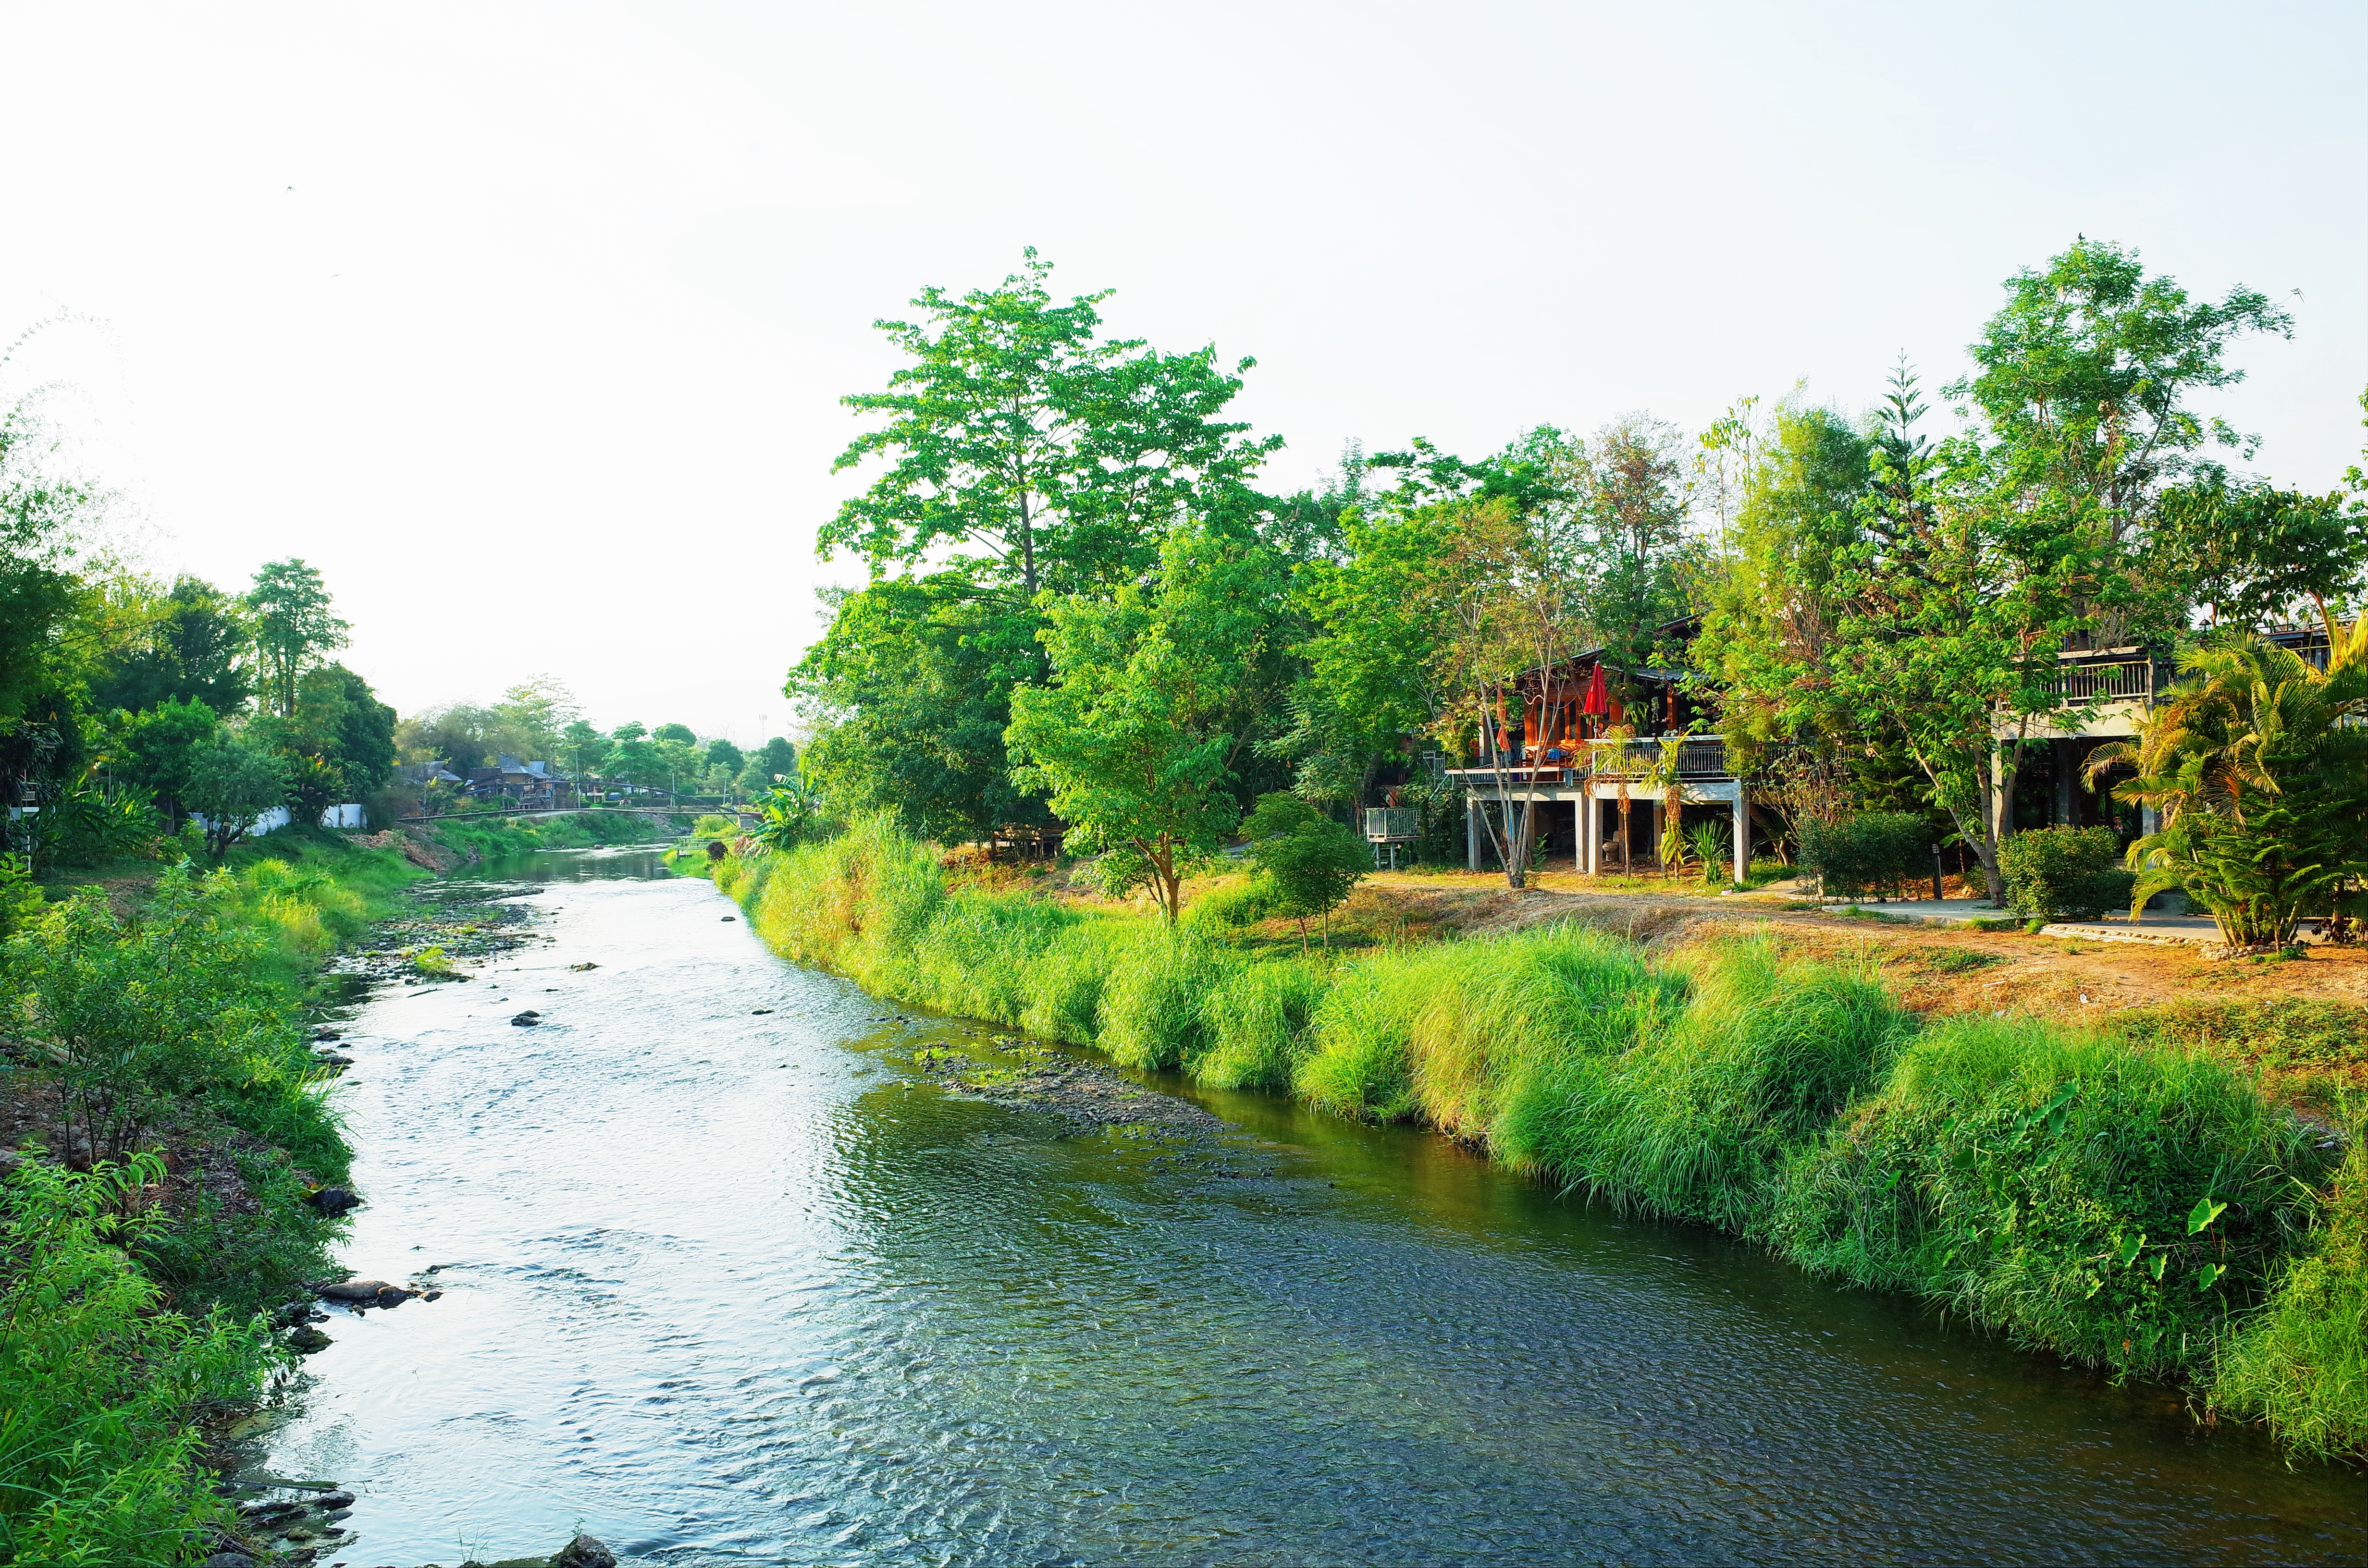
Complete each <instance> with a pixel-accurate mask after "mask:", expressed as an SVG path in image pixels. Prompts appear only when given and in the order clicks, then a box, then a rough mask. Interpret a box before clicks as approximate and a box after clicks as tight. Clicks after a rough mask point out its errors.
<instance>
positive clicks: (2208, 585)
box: [2153, 470, 2368, 631]
mask: <svg viewBox="0 0 2368 1568" xmlns="http://www.w3.org/2000/svg"><path fill="white" fill-rule="evenodd" d="M2153 550H2154V554H2155V557H2156V562H2155V564H2156V570H2157V572H2158V573H2160V574H2161V575H2163V576H2165V577H2166V578H2168V579H2169V580H2170V581H2172V582H2175V583H2177V584H2179V585H2180V586H2181V587H2182V588H2183V589H2184V590H2185V593H2186V595H2187V597H2192V598H2193V599H2194V600H2195V601H2196V602H2198V603H2199V604H2203V605H2208V606H2210V607H2211V613H2212V619H2213V621H2214V623H2215V624H2219V625H2226V626H2230V627H2234V628H2237V629H2238V630H2242V631H2260V630H2261V629H2263V628H2265V627H2269V626H2273V625H2282V624H2290V623H2292V622H2294V621H2295V620H2297V619H2301V618H2302V614H2303V613H2305V612H2304V611H2303V607H2304V606H2305V604H2307V605H2308V606H2309V607H2310V608H2311V610H2312V611H2315V612H2316V614H2317V616H2321V617H2323V616H2326V615H2328V613H2330V611H2331V610H2332V609H2336V608H2343V607H2346V606H2349V605H2351V603H2353V602H2355V601H2356V600H2357V599H2358V598H2359V597H2360V591H2361V585H2362V570H2363V568H2368V513H2363V511H2362V508H2361V506H2359V505H2358V504H2357V502H2356V501H2355V500H2354V499H2353V498H2352V497H2351V496H2348V495H2346V494H2344V493H2343V492H2342V491H2340V490H2339V491H2335V492H2333V493H2331V494H2326V495H2305V494H2302V493H2301V492H2299V491H2294V490H2282V489H2279V488H2277V487H2276V486H2274V485H2271V484H2270V483H2266V482H2263V481H2254V482H2252V483H2232V482H2231V481H2230V480H2229V479H2228V477H2227V475H2226V474H2225V473H2223V472H2219V471H2217V470H2214V471H2213V472H2208V473H2204V474H2202V475H2199V476H2198V477H2197V478H2196V479H2195V480H2194V481H2193V482H2192V483H2189V484H2187V485H2183V486H2181V487H2180V488H2179V489H2176V490H2173V491H2170V492H2169V493H2167V494H2165V495H2164V496H2163V498H2162V504H2161V508H2160V516H2159V517H2158V518H2157V521H2156V523H2155V526H2154V528H2153Z"/></svg>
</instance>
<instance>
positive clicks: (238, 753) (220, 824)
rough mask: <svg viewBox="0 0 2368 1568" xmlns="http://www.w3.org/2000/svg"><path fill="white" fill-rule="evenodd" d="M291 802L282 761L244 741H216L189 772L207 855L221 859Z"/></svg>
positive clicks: (237, 738) (191, 805)
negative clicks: (261, 820)
mask: <svg viewBox="0 0 2368 1568" xmlns="http://www.w3.org/2000/svg"><path fill="white" fill-rule="evenodd" d="M287 799H288V776H287V774H286V773H284V772H283V771H281V767H280V763H279V758H278V757H276V756H272V755H271V754H270V753H269V752H268V751H266V750H264V749H263V748H262V747H261V746H258V745H256V744H254V743H253V742H252V741H248V740H245V739H244V738H242V737H240V736H236V735H233V736H230V737H228V738H227V739H223V740H220V741H216V742H215V743H214V744H211V745H210V746H208V747H206V748H205V750H203V751H202V752H200V753H199V754H198V759H197V761H196V762H195V763H194V764H193V765H191V767H190V768H189V787H188V807H189V810H191V811H192V812H196V813H198V814H199V816H202V817H203V818H205V819H206V853H208V854H209V855H211V856H212V857H213V858H215V859H216V860H220V859H221V858H222V857H223V856H224V855H226V854H228V853H229V852H230V846H232V845H233V844H236V843H237V842H238V841H239V840H240V839H242V838H245V836H246V835H248V834H249V833H250V832H252V831H254V828H255V824H256V821H257V819H259V818H260V817H261V816H262V815H263V813H264V812H268V811H269V810H271V809H272V808H273V807H274V806H278V805H281V804H284V803H285V802H286V801H287Z"/></svg>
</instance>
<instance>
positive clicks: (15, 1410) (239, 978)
mask: <svg viewBox="0 0 2368 1568" xmlns="http://www.w3.org/2000/svg"><path fill="white" fill-rule="evenodd" d="M422 874H423V873H421V872H420V871H419V870H418V869H416V868H415V867H413V866H411V865H410V864H409V863H407V862H406V860H405V859H404V857H402V856H401V855H399V854H396V853H393V852H392V851H388V850H371V849H365V848H359V847H356V846H352V845H350V844H348V843H347V841H345V840H344V839H343V838H341V837H339V836H338V835H334V834H326V833H297V834H287V835H273V836H272V837H271V838H270V839H268V840H265V841H263V842H262V843H260V844H257V845H256V846H252V847H245V846H243V847H242V848H241V849H240V850H239V851H237V852H236V853H235V854H234V856H233V860H232V863H231V864H230V865H228V866H226V867H225V868H224V869H222V870H220V871H217V872H213V873H202V872H195V871H191V870H188V869H165V870H164V871H163V872H162V873H161V874H155V875H153V876H152V877H140V878H134V877H111V878H108V879H107V880H105V881H103V882H101V883H97V884H96V885H91V886H86V887H83V888H80V889H77V890H74V891H73V892H70V893H68V894H67V896H65V897H64V898H63V900H62V901H61V902H58V903H54V904H52V905H51V906H50V907H49V908H47V909H45V910H41V911H38V912H35V911H27V912H25V917H24V918H23V919H21V921H20V922H19V923H18V926H17V930H16V931H15V933H14V934H13V935H12V936H11V937H9V939H8V940H7V941H6V945H5V947H0V1009H5V1011H0V1018H4V1019H5V1022H0V1117H5V1120H6V1128H5V1132H6V1137H5V1140H0V1141H5V1142H6V1144H7V1145H9V1146H10V1150H11V1152H10V1153H8V1154H7V1155H6V1167H7V1169H6V1175H5V1179H0V1562H40V1563H101V1562H104V1563H110V1564H114V1563H121V1564H148V1563H171V1562H185V1561H193V1560H194V1559H195V1558H198V1557H201V1556H203V1555H205V1553H206V1551H208V1550H211V1547H209V1546H208V1545H207V1542H208V1541H209V1540H211V1539H214V1533H215V1532H216V1531H217V1530H219V1529H222V1528H226V1527H229V1526H231V1525H232V1524H233V1517H232V1516H231V1514H230V1511H229V1510H228V1508H227V1506H225V1505H224V1504H222V1502H221V1500H220V1499H218V1498H217V1497H215V1496H214V1495H213V1494H212V1493H211V1491H210V1490H209V1483H210V1482H211V1475H210V1474H209V1473H208V1472H207V1471H205V1470H204V1468H203V1466H202V1464H201V1459H202V1456H203V1452H204V1449H205V1448H206V1446H207V1444H208V1442H209V1441H210V1440H211V1437H212V1436H213V1435H214V1434H215V1433H216V1432H217V1430H218V1429H219V1427H220V1426H221V1425H222V1423H223V1422H225V1421H228V1420H230V1419H233V1418H234V1417H235V1416H236V1415H237V1414H238V1413H239V1412H240V1411H241V1410H242V1409H244V1408H245V1407H246V1406H249V1405H251V1404H252V1403H255V1402H256V1401H257V1400H259V1399H261V1398H263V1397H264V1396H265V1395H266V1394H267V1393H268V1390H269V1388H270V1386H271V1384H272V1381H273V1380H274V1379H275V1378H276V1377H278V1376H279V1374H281V1373H282V1372H283V1371H285V1370H286V1369H288V1368H290V1366H292V1364H293V1358H292V1355H291V1353H290V1351H289V1349H288V1348H287V1347H286V1346H285V1344H284V1343H283V1341H282V1340H281V1339H280V1337H279V1335H276V1334H275V1333H274V1332H273V1329H272V1326H271V1324H270V1322H269V1320H268V1316H267V1314H268V1312H270V1310H271V1309H273V1308H275V1307H277V1306H278V1305H279V1304H280V1303H283V1302H286V1301H290V1300H291V1299H292V1298H295V1297H298V1296H300V1295H302V1282H303V1281H305V1280H307V1279H316V1278H321V1277H322V1276H324V1274H327V1273H328V1272H329V1271H330V1267H331V1265H330V1261H329V1254H328V1248H329V1244H330V1243H331V1242H332V1241H333V1240H334V1239H335V1237H336V1233H337V1232H338V1230H339V1228H340V1225H339V1221H336V1220H335V1219H332V1218H330V1217H327V1216H324V1214H323V1213H321V1212H320V1211H319V1210H317V1209H315V1208H314V1207H313V1205H312V1204H310V1203H309V1202H307V1201H306V1199H307V1196H308V1194H309V1193H310V1192H311V1191H312V1190H313V1189H314V1188H315V1187H318V1186H320V1185H322V1184H326V1183H332V1182H336V1181H339V1180H341V1179H342V1178H343V1177H344V1176H345V1175H346V1172H347V1164H348V1161H349V1156H350V1152H349V1150H348V1149H347V1144H346V1141H345V1139H344V1136H343V1135H342V1133H341V1131H340V1130H339V1128H338V1125H337V1119H336V1110H335V1108H334V1106H333V1105H332V1104H331V1103H330V1102H329V1100H328V1098H327V1096H326V1092H325V1091H326V1084H327V1079H326V1076H325V1074H324V1070H323V1068H322V1066H321V1064H320V1063H319V1062H316V1061H315V1060H314V1057H313V1052H312V1051H311V1050H310V1049H309V1047H308V1045H307V1041H306V1030H305V1028H304V1027H303V1022H302V1020H303V1017H304V1015H305V1013H306V1011H307V1008H308V1006H309V1005H310V1004H311V1002H312V1001H313V994H312V988H313V982H314V976H315V975H316V974H317V972H318V970H319V966H320V963H321V961H322V960H324V958H325V957H326V956H327V955H328V954H329V953H330V952H332V951H334V950H335V949H336V948H337V947H338V946H339V945H340V944H341V943H343V942H345V941H348V940H350V939H352V938H353V937H358V936H359V935H360V934H361V933H362V932H363V931H364V930H365V929H367V927H368V926H369V925H370V922H371V921H372V920H373V919H374V918H377V917H379V916H380V915H383V914H385V913H386V912H387V911H388V908H389V904H388V902H387V901H388V897H389V895H390V894H392V893H393V892H394V891H395V890H396V889H398V888H400V887H401V886H402V885H404V883H406V882H408V881H413V880H415V879H416V878H417V877H418V876H420V875H422Z"/></svg>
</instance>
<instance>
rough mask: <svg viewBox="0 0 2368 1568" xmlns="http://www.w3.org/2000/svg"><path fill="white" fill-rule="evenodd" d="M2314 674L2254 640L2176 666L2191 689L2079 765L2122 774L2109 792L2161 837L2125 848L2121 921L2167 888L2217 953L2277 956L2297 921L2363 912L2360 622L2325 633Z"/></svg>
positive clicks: (2366, 704) (2367, 709) (2366, 715)
mask: <svg viewBox="0 0 2368 1568" xmlns="http://www.w3.org/2000/svg"><path fill="white" fill-rule="evenodd" d="M2328 641H2329V642H2330V643H2331V644H2332V649H2331V653H2330V656H2329V659H2328V667H2327V669H2326V671H2325V672H2324V673H2322V672H2320V671H2319V670H2317V669H2315V668H2313V667H2312V666H2311V665H2310V664H2309V663H2308V662H2307V661H2306V660H2304V659H2302V658H2300V657H2299V656H2297V655H2296V654H2294V653H2292V652H2290V651H2288V650H2287V649H2284V648H2281V647H2279V646H2278V645H2277V644H2275V643H2272V642H2263V641H2261V640H2260V639H2259V638H2255V637H2238V638H2234V639H2226V640H2215V641H2214V642H2210V643H2207V644H2205V645H2203V646H2202V647H2198V648H2192V649H2190V650H2188V651H2187V652H2186V653H2184V654H2182V655H2181V656H2180V667H2181V668H2182V669H2184V670H2185V671H2187V672H2188V673H2189V674H2190V675H2192V676H2194V677H2195V678H2193V679H2192V680H2191V681H2188V682H2186V683H2184V684H2182V685H2181V686H2180V687H2178V688H2176V689H2174V690H2173V691H2172V692H2171V694H2170V695H2169V698H2168V699H2166V700H2164V701H2163V702H2162V703H2161V704H2159V705H2158V706H2157V708H2156V709H2155V710H2154V711H2153V712H2152V713H2151V714H2149V715H2147V717H2146V719H2145V720H2144V721H2143V722H2142V724H2141V728H2140V735H2139V739H2138V740H2137V742H2136V743H2135V744H2127V743H2117V744H2112V745H2107V746H2100V747H2099V748H2098V750H2097V751H2096V752H2095V753H2094V754H2092V756H2091V757H2090V760H2089V777H2090V778H2092V779H2093V778H2096V777H2098V776H2099V775H2100V774H2101V773H2102V772H2103V771H2104V770H2105V769H2107V768H2109V767H2113V766H2115V765H2116V764H2122V763H2128V764H2131V765H2134V766H2135V767H2136V769H2137V774H2138V777H2137V778H2135V779H2133V780H2131V781H2129V782H2127V783H2124V784H2122V785H2119V786H2118V787H2116V788H2115V790H2114V791H2113V793H2114V795H2115V796H2116V797H2117V798H2119V799H2122V800H2124V801H2139V802H2143V803H2145V804H2146V805H2149V806H2152V807H2153V808H2154V809H2155V810H2156V812H2157V813H2159V818H2160V822H2161V824H2162V825H2161V826H2160V827H2159V828H2158V829H2157V831H2156V832H2154V833H2151V834H2148V835H2146V836H2145V837H2143V838H2140V839H2139V840H2138V841H2137V842H2136V843H2135V844H2133V845H2131V846H2130V849H2129V864H2130V867H2131V869H2134V870H2135V871H2136V872H2137V873H2138V880H2137V885H2136V887H2135V889H2134V890H2133V892H2132V895H2131V905H2130V907H2131V911H2132V913H2133V915H2135V912H2136V910H2137V909H2138V908H2139V907H2140V906H2142V905H2143V904H2144V903H2146V900H2147V899H2148V898H2151V897H2152V896H2154V895H2155V894H2156V893H2157V892H2162V891H2164V890H2165V889H2168V888H2178V889H2180V890H2182V891H2184V892H2186V893H2187V894H2188V895H2189V896H2190V897H2192V898H2193V899H2194V900H2195V901H2196V902H2197V903H2201V904H2203V906H2204V907H2205V908H2207V909H2209V910H2210V911H2211V912H2212V917H2213V920H2214V922H2215V923H2216V924H2217V925H2218V926H2219V927H2220V937H2221V940H2222V941H2224V942H2226V944H2227V945H2228V946H2230V947H2231V948H2236V949H2261V948H2283V947H2285V946H2287V945H2288V944H2290V943H2292V942H2293V940H2294V929H2295V926H2297V924H2298V923H2299V922H2300V920H2301V919H2302V917H2303V916H2304V915H2306V914H2310V913H2334V912H2335V911H2336V910H2337V909H2338V907H2339V905H2340V904H2342V903H2350V904H2351V905H2353V906H2354V907H2352V908H2350V909H2348V910H2345V911H2344V913H2347V914H2350V915H2358V914H2360V913H2361V910H2360V909H2359V908H2358V907H2357V905H2359V904H2360V903H2362V902H2363V901H2362V898H2361V896H2360V895H2359V894H2358V893H2357V892H2353V893H2352V896H2351V897H2350V898H2349V899H2345V898H2342V897H2341V896H2340V895H2341V894H2343V893H2344V892H2346V891H2347V890H2355V889H2356V888H2357V887H2358V885H2359V884H2360V883H2361V882H2362V881H2363V880H2368V727H2363V726H2362V720H2363V719H2368V617H2362V619H2360V620H2359V621H2357V622H2355V623H2354V624H2353V625H2352V627H2351V630H2350V631H2349V632H2346V631H2342V630H2341V629H2340V628H2338V627H2336V626H2334V625H2332V624H2330V625H2329V626H2328Z"/></svg>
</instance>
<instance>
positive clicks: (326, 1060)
mask: <svg viewBox="0 0 2368 1568" xmlns="http://www.w3.org/2000/svg"><path fill="white" fill-rule="evenodd" d="M313 1061H315V1062H319V1063H320V1064H321V1065H322V1066H324V1067H350V1066H352V1065H353V1064H354V1059H353V1058H352V1057H350V1056H347V1055H346V1054H344V1053H343V1052H342V1051H314V1052H313Z"/></svg>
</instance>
